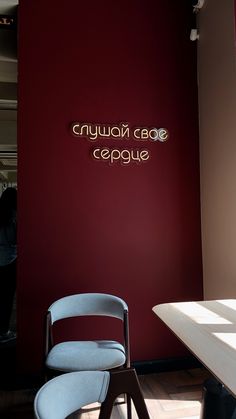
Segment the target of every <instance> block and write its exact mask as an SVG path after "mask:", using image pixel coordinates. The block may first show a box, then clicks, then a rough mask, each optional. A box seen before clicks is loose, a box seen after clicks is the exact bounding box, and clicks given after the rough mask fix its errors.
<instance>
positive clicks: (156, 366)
mask: <svg viewBox="0 0 236 419" xmlns="http://www.w3.org/2000/svg"><path fill="white" fill-rule="evenodd" d="M131 365H132V367H134V368H135V370H136V372H137V374H139V375H142V374H153V373H158V372H167V371H178V370H186V369H191V368H201V367H202V364H201V363H200V361H198V360H197V359H196V358H195V357H194V356H187V357H181V358H166V359H154V360H148V361H134V362H132V363H131Z"/></svg>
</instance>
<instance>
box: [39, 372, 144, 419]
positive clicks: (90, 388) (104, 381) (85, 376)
mask: <svg viewBox="0 0 236 419" xmlns="http://www.w3.org/2000/svg"><path fill="white" fill-rule="evenodd" d="M121 393H126V394H128V395H129V396H130V397H131V398H132V399H133V401H134V405H135V408H136V411H137V415H138V417H139V419H150V418H149V414H148V411H147V407H146V405H145V402H144V399H143V395H142V392H141V388H140V385H139V382H138V378H137V375H136V372H135V370H134V369H133V368H127V369H124V370H116V371H111V372H108V371H81V372H71V373H66V374H63V375H60V376H58V377H55V378H53V379H52V380H50V381H48V382H47V383H46V384H44V386H43V387H42V388H41V389H39V391H38V392H37V394H36V397H35V400H34V413H35V418H36V419H66V418H67V417H68V416H69V415H71V414H72V413H75V412H76V411H78V410H79V409H80V408H81V407H83V406H86V405H88V404H90V403H95V402H98V403H101V409H100V413H99V419H109V418H110V417H111V413H112V409H113V405H114V401H115V399H116V398H117V396H119V395H120V394H121Z"/></svg>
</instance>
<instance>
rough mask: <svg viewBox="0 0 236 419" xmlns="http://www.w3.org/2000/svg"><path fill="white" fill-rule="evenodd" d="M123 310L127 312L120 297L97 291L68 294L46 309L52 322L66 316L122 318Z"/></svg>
mask: <svg viewBox="0 0 236 419" xmlns="http://www.w3.org/2000/svg"><path fill="white" fill-rule="evenodd" d="M124 311H126V312H128V306H127V304H126V303H125V301H123V300H122V299H121V298H119V297H116V296H114V295H110V294H99V293H87V294H74V295H68V296H66V297H63V298H60V299H59V300H57V301H55V302H54V303H53V304H52V305H51V306H50V307H49V309H48V312H50V314H51V323H52V324H53V323H55V321H57V320H61V319H65V318H67V317H77V316H92V315H96V316H109V317H115V318H118V319H120V320H124Z"/></svg>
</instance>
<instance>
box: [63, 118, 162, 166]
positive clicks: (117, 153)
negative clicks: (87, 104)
mask: <svg viewBox="0 0 236 419" xmlns="http://www.w3.org/2000/svg"><path fill="white" fill-rule="evenodd" d="M71 131H72V134H73V135H74V136H75V137H77V138H85V139H86V140H88V141H91V142H95V141H101V140H113V141H117V142H118V141H122V142H123V143H122V145H124V143H126V144H127V141H128V140H134V141H136V142H137V143H140V142H142V143H143V142H145V141H146V142H147V141H149V142H150V141H151V142H161V143H164V142H166V141H167V140H168V138H169V132H168V130H167V129H166V128H155V127H151V128H148V127H133V128H132V127H129V124H128V123H124V122H123V123H120V124H116V125H108V124H92V123H89V122H86V123H79V122H74V123H73V124H72V126H71ZM92 157H93V158H94V160H96V161H103V162H108V163H109V164H110V165H113V164H114V163H118V162H119V163H120V164H122V165H128V164H130V163H136V164H140V163H143V162H146V161H147V160H149V158H150V152H149V150H147V149H137V148H131V149H127V148H123V149H121V150H120V149H118V148H110V147H97V148H95V149H93V150H92Z"/></svg>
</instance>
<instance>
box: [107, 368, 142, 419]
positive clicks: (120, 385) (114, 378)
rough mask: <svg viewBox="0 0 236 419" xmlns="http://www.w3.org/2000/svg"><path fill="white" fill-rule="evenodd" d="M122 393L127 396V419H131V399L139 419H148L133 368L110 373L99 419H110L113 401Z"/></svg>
mask: <svg viewBox="0 0 236 419" xmlns="http://www.w3.org/2000/svg"><path fill="white" fill-rule="evenodd" d="M122 393H125V394H127V413H128V419H131V399H132V400H133V402H134V405H135V408H136V412H137V415H138V417H139V419H150V417H149V414H148V411H147V407H146V404H145V401H144V398H143V395H142V391H141V388H140V385H139V381H138V377H137V374H136V371H135V369H134V368H127V369H124V370H119V371H110V382H109V386H108V390H107V396H106V398H105V400H104V402H103V403H102V405H101V410H100V415H99V419H109V418H110V416H111V412H112V408H113V405H114V402H115V399H116V398H117V397H118V396H119V395H120V394H122Z"/></svg>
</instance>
